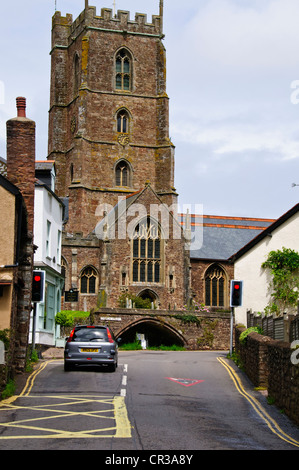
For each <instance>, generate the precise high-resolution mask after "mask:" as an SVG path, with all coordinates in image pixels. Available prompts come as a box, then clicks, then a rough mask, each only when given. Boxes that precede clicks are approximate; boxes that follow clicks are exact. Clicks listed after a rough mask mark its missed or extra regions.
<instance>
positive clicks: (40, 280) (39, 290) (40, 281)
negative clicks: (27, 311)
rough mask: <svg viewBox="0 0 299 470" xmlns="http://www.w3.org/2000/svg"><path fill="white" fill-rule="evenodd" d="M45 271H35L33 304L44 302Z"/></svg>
mask: <svg viewBox="0 0 299 470" xmlns="http://www.w3.org/2000/svg"><path fill="white" fill-rule="evenodd" d="M44 281H45V273H44V271H33V282H32V302H42V301H43V299H44Z"/></svg>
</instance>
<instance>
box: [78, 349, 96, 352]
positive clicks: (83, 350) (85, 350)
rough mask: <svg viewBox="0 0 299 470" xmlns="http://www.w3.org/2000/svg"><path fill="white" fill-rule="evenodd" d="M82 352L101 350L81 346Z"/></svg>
mask: <svg viewBox="0 0 299 470" xmlns="http://www.w3.org/2000/svg"><path fill="white" fill-rule="evenodd" d="M81 352H99V350H98V349H95V348H81Z"/></svg>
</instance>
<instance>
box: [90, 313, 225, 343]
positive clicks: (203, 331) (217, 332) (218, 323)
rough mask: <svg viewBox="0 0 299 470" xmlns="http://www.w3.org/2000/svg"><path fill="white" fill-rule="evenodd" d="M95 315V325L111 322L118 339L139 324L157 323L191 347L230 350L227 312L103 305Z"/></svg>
mask: <svg viewBox="0 0 299 470" xmlns="http://www.w3.org/2000/svg"><path fill="white" fill-rule="evenodd" d="M92 317H93V323H94V324H104V325H106V324H108V325H109V326H110V328H111V330H112V331H113V333H114V335H115V336H116V338H119V337H121V336H122V335H123V334H124V332H125V331H128V329H130V328H135V327H136V326H137V325H142V324H143V325H145V324H146V323H148V324H150V323H153V322H155V323H156V324H159V325H160V326H162V327H164V328H165V329H166V330H167V331H168V332H172V333H173V334H174V335H176V336H177V338H179V339H181V340H182V343H183V344H184V346H185V348H186V349H188V350H226V349H229V344H230V314H227V313H221V312H220V313H219V312H215V313H200V314H197V315H188V314H186V313H185V312H182V311H167V310H142V309H109V308H103V309H100V310H98V311H96V312H93V313H92ZM195 318H196V319H197V321H195ZM189 319H190V321H189Z"/></svg>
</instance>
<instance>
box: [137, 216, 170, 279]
mask: <svg viewBox="0 0 299 470" xmlns="http://www.w3.org/2000/svg"><path fill="white" fill-rule="evenodd" d="M162 250H163V243H162V240H161V231H160V229H159V226H158V224H157V222H155V221H154V220H152V219H151V218H150V217H148V218H147V219H144V220H143V221H142V222H140V223H139V224H138V225H137V226H136V228H135V231H134V235H133V241H132V252H133V253H132V260H133V282H144V283H151V282H161V279H162Z"/></svg>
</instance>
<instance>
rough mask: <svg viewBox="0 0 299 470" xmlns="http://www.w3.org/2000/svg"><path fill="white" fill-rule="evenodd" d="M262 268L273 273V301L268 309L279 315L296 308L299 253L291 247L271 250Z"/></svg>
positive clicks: (271, 285)
mask: <svg viewBox="0 0 299 470" xmlns="http://www.w3.org/2000/svg"><path fill="white" fill-rule="evenodd" d="M262 268H264V269H270V270H271V274H272V280H271V284H270V288H271V290H272V294H271V297H272V302H270V304H269V306H268V307H267V308H266V311H268V312H270V313H276V314H278V315H279V314H283V313H284V312H287V311H292V310H294V309H295V308H296V307H297V304H298V300H299V253H298V252H296V251H295V250H291V249H290V248H282V250H276V251H271V252H270V253H269V255H268V259H267V260H266V261H265V262H264V263H263V264H262Z"/></svg>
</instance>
